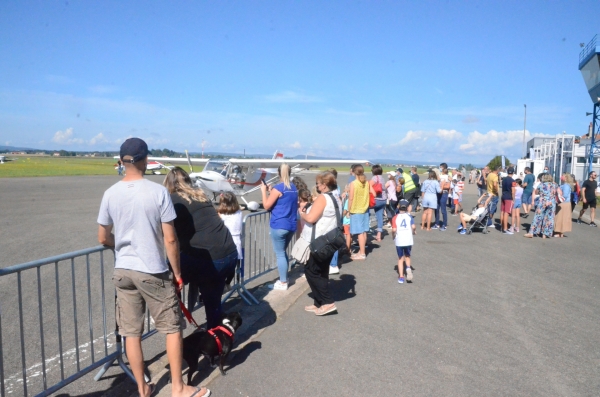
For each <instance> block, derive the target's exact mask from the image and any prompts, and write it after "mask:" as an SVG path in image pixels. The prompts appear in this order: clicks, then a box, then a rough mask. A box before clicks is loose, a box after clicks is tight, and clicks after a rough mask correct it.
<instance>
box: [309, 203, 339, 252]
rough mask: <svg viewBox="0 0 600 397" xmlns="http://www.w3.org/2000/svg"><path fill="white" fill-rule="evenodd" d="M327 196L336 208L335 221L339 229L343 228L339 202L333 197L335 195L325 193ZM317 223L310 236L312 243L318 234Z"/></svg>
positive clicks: (314, 224)
mask: <svg viewBox="0 0 600 397" xmlns="http://www.w3.org/2000/svg"><path fill="white" fill-rule="evenodd" d="M325 194H326V195H328V196H329V197H330V198H331V201H333V206H334V207H335V219H336V220H337V227H342V220H341V218H340V208H339V206H338V203H337V200H336V199H335V197H333V194H331V193H325ZM317 222H319V221H318V220H317ZM317 222H315V223H313V226H312V233H311V236H310V241H311V242H313V241H315V235H316V233H317Z"/></svg>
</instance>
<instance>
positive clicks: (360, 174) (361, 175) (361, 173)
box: [354, 164, 367, 185]
mask: <svg viewBox="0 0 600 397" xmlns="http://www.w3.org/2000/svg"><path fill="white" fill-rule="evenodd" d="M354 175H356V179H358V181H359V182H360V183H362V184H363V185H364V184H365V182H366V181H367V177H366V176H365V169H364V168H363V166H362V165H360V164H358V165H357V166H356V167H355V168H354Z"/></svg>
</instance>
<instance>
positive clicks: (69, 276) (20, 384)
mask: <svg viewBox="0 0 600 397" xmlns="http://www.w3.org/2000/svg"><path fill="white" fill-rule="evenodd" d="M270 217H271V214H270V212H267V211H263V212H258V213H253V214H249V215H246V217H245V218H244V221H243V222H244V226H243V229H242V230H243V232H242V247H243V253H244V259H242V260H240V261H239V263H238V266H237V268H236V278H235V283H234V285H233V286H232V288H231V291H229V292H228V293H227V294H226V295H225V296H224V297H223V299H222V301H223V302H225V301H226V300H227V299H228V298H229V297H231V296H232V294H233V293H235V292H237V293H238V294H239V296H240V297H241V298H242V299H243V300H244V301H245V302H246V303H247V304H249V305H251V304H252V303H255V304H258V301H257V300H256V298H255V297H254V296H252V294H251V293H250V292H249V291H248V290H247V289H246V286H245V284H246V283H247V282H249V281H252V280H254V279H255V278H257V277H260V276H262V275H264V274H266V273H268V272H270V271H271V270H273V269H276V268H277V259H276V257H275V252H274V251H273V245H272V242H271V238H270V236H269V230H270V227H269V220H270ZM295 241H296V236H295V235H294V237H293V238H292V241H291V243H290V245H289V247H288V255H289V254H291V249H292V247H293V245H294V242H295ZM107 251H110V254H109V255H110V256H111V260H110V263H108V269H106V265H107V263H106V261H107V260H106V258H105V257H106V254H107ZM113 269H114V255H113V253H112V250H111V249H109V248H106V247H104V246H97V247H92V248H88V249H84V250H80V251H75V252H70V253H66V254H63V255H58V256H53V257H49V258H45V259H40V260H37V261H32V262H28V263H23V264H19V265H15V266H11V267H7V268H4V269H0V397H8V396H9V395H12V396H14V395H23V396H30V395H35V396H48V395H50V394H52V393H54V392H56V391H57V390H59V389H61V388H63V387H65V386H66V385H68V384H69V383H71V382H73V381H75V380H77V379H79V378H81V377H82V376H84V375H85V374H87V373H90V372H92V371H93V370H95V369H97V368H100V370H99V372H98V373H97V374H96V376H95V377H94V379H95V380H99V379H100V378H101V377H102V376H103V375H104V373H105V372H106V371H107V370H108V368H109V367H110V366H111V365H112V364H113V363H114V362H115V361H116V362H117V363H118V364H119V365H120V367H121V368H122V369H123V371H124V372H125V373H126V374H127V375H128V376H129V377H130V378H131V379H134V378H133V374H132V373H131V371H130V370H129V369H128V367H127V366H126V365H125V363H124V362H123V353H124V348H123V344H122V341H121V339H122V338H121V337H120V335H119V334H118V330H115V328H116V325H115V310H114V307H115V292H114V286H113V283H112V273H113ZM182 296H185V290H184V291H182ZM198 307H199V306H196V307H195V308H194V309H197V308H198ZM145 323H146V324H145V325H146V329H145V333H144V335H143V336H142V339H143V340H144V339H147V338H149V337H150V336H152V335H154V334H155V333H156V329H155V328H154V323H153V321H152V320H151V317H150V316H149V315H148V313H146V320H145ZM113 334H114V336H115V339H112V337H113Z"/></svg>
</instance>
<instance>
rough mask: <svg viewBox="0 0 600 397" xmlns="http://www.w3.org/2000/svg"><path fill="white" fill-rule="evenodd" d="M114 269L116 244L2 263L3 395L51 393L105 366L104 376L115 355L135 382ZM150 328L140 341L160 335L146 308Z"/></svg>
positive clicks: (0, 362) (0, 338)
mask: <svg viewBox="0 0 600 397" xmlns="http://www.w3.org/2000/svg"><path fill="white" fill-rule="evenodd" d="M106 251H110V252H111V254H110V255H111V257H112V260H111V261H110V263H109V268H108V269H105V266H106V264H105V256H106V255H105V254H106ZM113 268H114V255H113V254H112V250H111V249H109V248H106V247H104V246H97V247H93V248H88V249H84V250H80V251H75V252H70V253H67V254H63V255H58V256H53V257H50V258H45V259H40V260H37V261H33V262H28V263H23V264H20V265H15V266H11V267H7V268H4V269H0V397H7V396H9V395H23V396H29V395H35V396H48V395H50V394H52V393H54V392H56V391H57V390H60V389H61V388H63V387H65V386H66V385H68V384H69V383H71V382H73V381H75V380H77V379H79V378H81V377H82V376H84V375H85V374H87V373H89V372H91V371H93V370H94V369H96V368H100V367H101V368H100V371H99V372H98V374H97V375H96V376H95V378H94V379H95V380H99V379H100V378H101V377H102V376H103V375H104V373H105V372H106V370H108V368H109V367H110V366H111V365H112V364H113V363H114V362H115V361H116V362H117V363H118V364H119V366H120V367H121V368H122V370H123V371H124V372H125V374H127V375H128V376H129V377H130V378H131V379H132V380H134V381H135V379H134V377H133V374H132V373H131V371H130V370H129V368H128V367H127V366H126V364H125V363H124V361H123V353H124V349H123V345H122V341H121V339H122V338H121V336H120V335H119V334H118V330H116V324H115V310H114V308H115V291H114V287H113V283H112V280H111V279H112V273H113ZM145 327H146V332H145V333H144V335H143V336H142V339H146V338H148V337H150V336H152V335H153V334H155V333H156V329H155V328H154V324H153V322H152V320H151V318H150V316H149V315H148V313H146V324H145ZM113 334H114V336H115V339H114V343H113V342H112V338H111V337H112V335H113Z"/></svg>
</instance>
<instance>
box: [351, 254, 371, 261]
mask: <svg viewBox="0 0 600 397" xmlns="http://www.w3.org/2000/svg"><path fill="white" fill-rule="evenodd" d="M350 259H352V260H353V261H364V260H365V259H367V256H366V255H352V256H351V257H350Z"/></svg>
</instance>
